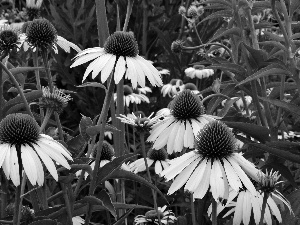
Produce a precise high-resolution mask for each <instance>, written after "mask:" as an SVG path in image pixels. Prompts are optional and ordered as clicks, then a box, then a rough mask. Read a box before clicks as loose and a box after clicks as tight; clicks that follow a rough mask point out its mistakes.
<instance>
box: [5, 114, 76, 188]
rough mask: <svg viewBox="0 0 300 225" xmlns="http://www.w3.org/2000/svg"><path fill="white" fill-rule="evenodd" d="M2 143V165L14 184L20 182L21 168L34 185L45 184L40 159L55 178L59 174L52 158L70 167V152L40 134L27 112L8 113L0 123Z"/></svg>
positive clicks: (48, 137)
mask: <svg viewBox="0 0 300 225" xmlns="http://www.w3.org/2000/svg"><path fill="white" fill-rule="evenodd" d="M0 143H1V144H0V148H1V154H0V167H1V166H2V168H3V171H4V173H5V175H6V177H7V179H11V180H12V182H13V183H14V185H15V186H19V185H20V171H21V169H22V167H23V168H24V172H25V173H26V175H27V177H28V179H29V181H30V183H31V184H32V185H35V184H36V183H37V184H38V185H39V186H41V185H43V183H44V169H43V165H42V163H41V161H42V162H43V163H44V164H45V166H46V168H47V169H48V171H49V173H50V174H51V175H52V176H53V178H54V179H55V180H56V181H57V180H58V174H57V170H56V167H55V164H54V162H53V160H54V161H56V162H57V163H59V164H60V165H62V166H63V167H65V168H67V169H70V165H69V163H68V161H67V159H68V160H71V161H72V157H71V155H70V153H69V151H68V150H67V149H66V148H65V147H64V146H63V145H61V144H60V143H59V142H57V141H55V140H54V139H52V138H51V137H50V136H48V135H45V134H40V132H39V126H38V124H37V123H36V121H35V120H34V119H33V118H32V117H31V116H29V115H27V114H21V113H17V114H9V115H8V116H6V117H5V118H4V119H3V120H2V121H1V122H0ZM20 163H21V164H20Z"/></svg>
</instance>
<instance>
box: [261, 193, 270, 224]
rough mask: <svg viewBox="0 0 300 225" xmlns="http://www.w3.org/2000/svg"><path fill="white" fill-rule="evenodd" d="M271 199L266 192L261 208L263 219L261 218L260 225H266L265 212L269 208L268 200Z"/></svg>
mask: <svg viewBox="0 0 300 225" xmlns="http://www.w3.org/2000/svg"><path fill="white" fill-rule="evenodd" d="M268 198H269V194H268V193H266V192H264V197H263V203H262V207H261V217H260V222H259V225H264V216H265V211H266V207H267V200H268Z"/></svg>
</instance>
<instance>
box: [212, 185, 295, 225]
mask: <svg viewBox="0 0 300 225" xmlns="http://www.w3.org/2000/svg"><path fill="white" fill-rule="evenodd" d="M264 195H265V194H264V193H263V192H261V191H256V193H255V195H253V194H252V193H250V192H249V190H242V191H239V192H236V191H234V190H231V191H230V193H229V198H228V201H227V203H226V205H222V204H221V203H218V206H217V214H219V213H220V212H222V211H223V210H224V209H225V208H231V209H230V210H229V211H228V212H227V213H226V214H225V215H224V216H223V218H225V217H227V216H229V215H231V214H232V213H234V216H233V225H240V224H243V225H248V224H249V223H250V220H251V216H253V218H254V222H255V224H257V225H258V224H259V223H260V219H261V211H262V205H263V198H264ZM278 203H280V204H282V203H283V204H284V205H286V206H287V207H288V209H289V210H290V212H292V209H291V205H290V203H289V202H288V200H287V199H285V198H284V197H283V196H282V195H281V194H280V195H278V194H275V193H273V194H272V195H269V196H268V199H267V203H266V208H265V214H264V223H266V224H267V225H272V216H275V218H276V219H277V221H278V222H279V223H282V217H281V213H280V210H279V208H278V206H277V205H278ZM251 212H253V214H252V213H251ZM210 214H211V206H210V208H209V209H208V215H210Z"/></svg>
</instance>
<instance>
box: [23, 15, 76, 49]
mask: <svg viewBox="0 0 300 225" xmlns="http://www.w3.org/2000/svg"><path fill="white" fill-rule="evenodd" d="M23 26H24V27H23V28H22V31H23V32H24V33H23V34H21V35H20V36H19V38H20V40H21V45H23V48H24V51H27V50H28V49H29V48H32V49H33V51H36V49H37V48H38V49H39V50H41V51H46V50H47V49H53V50H54V52H55V53H56V54H57V53H58V50H57V45H58V46H59V47H61V48H62V49H63V50H64V51H65V52H68V53H69V52H70V51H71V48H72V49H74V50H75V51H77V52H81V49H80V48H79V47H78V46H77V45H75V44H74V43H72V42H69V41H67V40H66V39H65V38H63V37H61V36H59V35H57V31H56V29H55V27H54V26H53V25H52V23H50V22H49V21H48V20H46V19H35V20H33V21H30V22H27V23H25V24H24V25H23Z"/></svg>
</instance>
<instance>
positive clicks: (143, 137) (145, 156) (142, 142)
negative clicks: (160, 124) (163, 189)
mask: <svg viewBox="0 0 300 225" xmlns="http://www.w3.org/2000/svg"><path fill="white" fill-rule="evenodd" d="M140 140H141V147H142V153H143V158H144V162H145V165H146V171H147V175H148V180H149V182H150V183H152V180H151V175H150V170H149V166H148V162H147V155H146V146H145V134H144V133H143V132H141V133H140ZM151 191H152V196H153V202H154V209H155V210H156V213H157V215H160V213H159V211H158V207H157V199H156V191H154V190H153V189H151ZM157 218H158V223H159V225H161V220H160V217H159V216H158V217H157Z"/></svg>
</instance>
